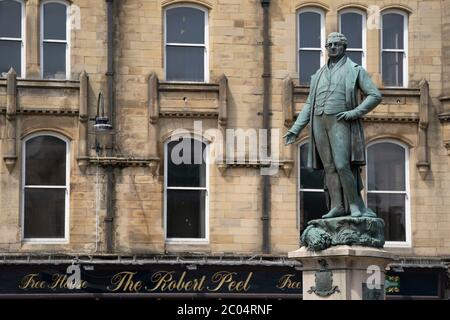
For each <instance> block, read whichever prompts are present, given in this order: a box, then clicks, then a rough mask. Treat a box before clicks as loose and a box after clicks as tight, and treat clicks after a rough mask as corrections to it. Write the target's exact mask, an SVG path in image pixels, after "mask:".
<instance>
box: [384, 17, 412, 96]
mask: <svg viewBox="0 0 450 320" xmlns="http://www.w3.org/2000/svg"><path fill="white" fill-rule="evenodd" d="M389 13H395V14H399V15H401V16H402V17H403V49H384V48H383V31H384V27H383V16H384V15H385V14H389ZM408 20H409V19H408V14H407V13H406V12H404V11H402V10H398V9H389V10H385V11H383V12H382V13H381V21H380V24H381V32H380V36H381V38H380V47H381V50H380V69H381V81H382V82H383V52H399V53H402V52H403V85H402V86H385V88H407V87H408V82H409V79H408Z"/></svg>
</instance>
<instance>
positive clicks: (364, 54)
mask: <svg viewBox="0 0 450 320" xmlns="http://www.w3.org/2000/svg"><path fill="white" fill-rule="evenodd" d="M346 13H356V14H359V15H361V18H362V30H361V35H362V43H361V45H362V48H361V49H356V48H349V47H347V50H346V51H351V52H362V57H361V65H362V67H363V68H366V67H367V13H366V12H364V11H363V10H360V9H356V8H346V9H342V10H340V11H339V12H338V23H339V32H341V31H342V28H341V26H342V15H343V14H346ZM341 33H342V32H341Z"/></svg>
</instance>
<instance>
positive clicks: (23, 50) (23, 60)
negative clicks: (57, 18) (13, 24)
mask: <svg viewBox="0 0 450 320" xmlns="http://www.w3.org/2000/svg"><path fill="white" fill-rule="evenodd" d="M10 1H14V2H18V3H20V6H21V29H22V30H21V31H22V32H21V37H22V38H10V37H0V40H3V41H16V42H19V41H20V43H21V46H20V50H21V52H20V68H21V70H20V74H18V75H17V76H18V77H19V78H25V77H26V67H27V64H26V54H25V53H26V41H25V40H26V30H25V28H26V24H25V23H26V16H25V0H10ZM8 71H9V70H7V71H6V72H8ZM15 71H16V72H17V70H15Z"/></svg>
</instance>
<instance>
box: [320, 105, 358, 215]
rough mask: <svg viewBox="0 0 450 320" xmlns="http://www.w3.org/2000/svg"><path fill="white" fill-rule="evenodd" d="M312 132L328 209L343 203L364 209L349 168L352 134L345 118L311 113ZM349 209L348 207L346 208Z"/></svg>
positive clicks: (343, 204)
mask: <svg viewBox="0 0 450 320" xmlns="http://www.w3.org/2000/svg"><path fill="white" fill-rule="evenodd" d="M313 135H314V140H315V142H316V148H317V151H318V153H319V156H320V159H321V160H322V164H323V167H324V171H325V185H326V188H327V189H328V192H329V195H330V200H331V204H330V206H331V208H336V207H339V206H342V207H347V206H346V205H345V204H347V205H349V206H350V207H351V206H352V205H354V206H356V207H357V208H358V209H359V210H361V209H363V208H364V202H363V200H362V198H361V195H360V193H359V190H358V188H357V183H356V178H355V176H354V174H353V171H352V168H351V140H350V137H351V133H350V124H349V122H348V121H346V120H339V121H338V120H337V118H336V115H335V114H334V115H327V114H322V115H314V122H313ZM347 209H348V208H347Z"/></svg>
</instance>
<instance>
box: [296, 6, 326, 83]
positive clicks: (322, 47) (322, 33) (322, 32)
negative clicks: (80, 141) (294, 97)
mask: <svg viewBox="0 0 450 320" xmlns="http://www.w3.org/2000/svg"><path fill="white" fill-rule="evenodd" d="M306 12H314V13H318V14H319V15H320V48H313V47H304V48H302V47H300V14H302V13H306ZM296 19H297V22H296V24H297V37H296V38H297V59H296V60H297V72H298V78H299V80H300V72H301V70H300V50H303V51H319V50H318V49H320V66H321V67H322V66H323V65H324V64H325V37H326V36H325V12H324V11H323V10H322V9H318V8H311V7H306V8H302V9H300V10H298V11H297V14H296ZM300 84H301V83H300Z"/></svg>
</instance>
